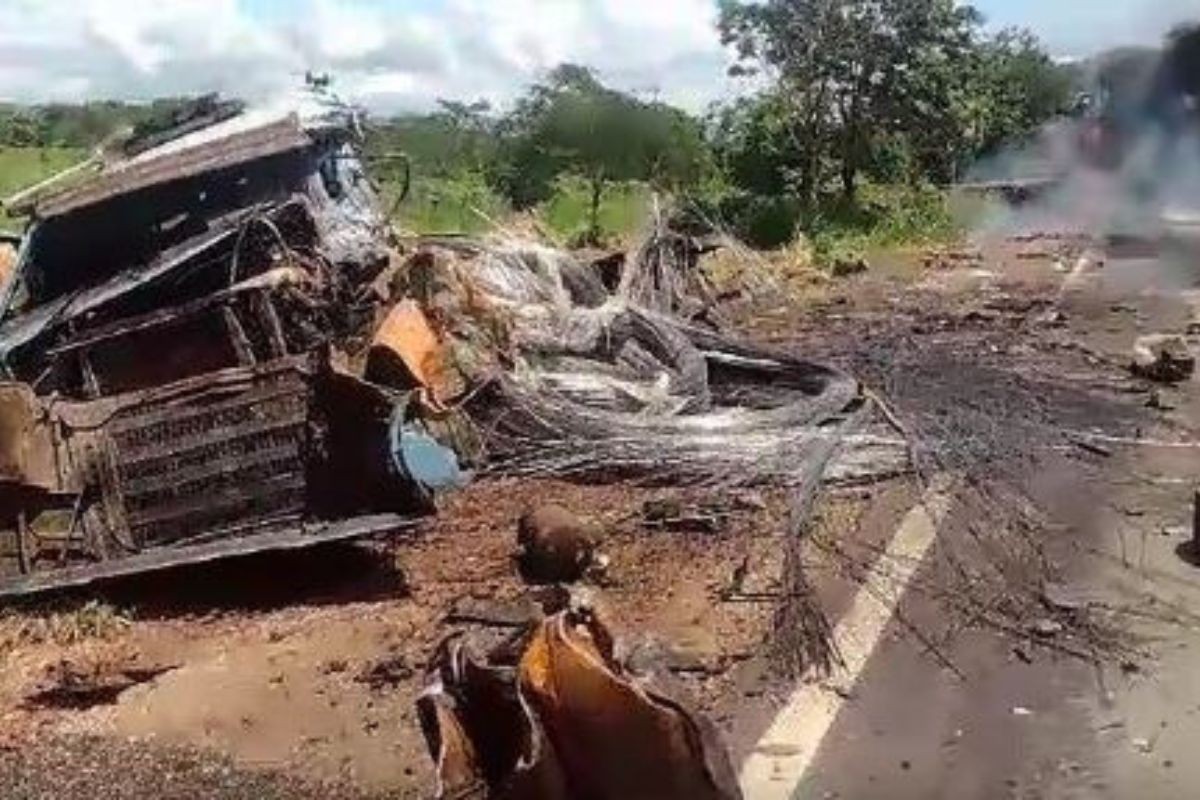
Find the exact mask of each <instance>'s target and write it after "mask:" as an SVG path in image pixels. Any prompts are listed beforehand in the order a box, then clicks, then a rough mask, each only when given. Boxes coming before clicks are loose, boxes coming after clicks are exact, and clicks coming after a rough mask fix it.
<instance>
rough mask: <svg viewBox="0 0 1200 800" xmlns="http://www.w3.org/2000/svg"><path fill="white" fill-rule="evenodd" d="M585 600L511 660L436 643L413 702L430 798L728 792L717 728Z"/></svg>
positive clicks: (688, 798)
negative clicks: (651, 672) (622, 656)
mask: <svg viewBox="0 0 1200 800" xmlns="http://www.w3.org/2000/svg"><path fill="white" fill-rule="evenodd" d="M614 652H615V651H614V639H613V633H612V632H611V631H610V629H609V628H608V627H607V626H605V625H604V624H603V623H601V622H600V621H599V620H598V619H597V618H596V616H595V615H594V614H593V613H592V612H591V611H589V610H587V609H580V610H572V611H564V612H561V613H559V614H556V615H554V616H552V617H550V618H548V619H546V620H544V621H543V622H541V623H540V624H538V625H537V626H536V627H535V628H534V629H533V630H532V631H531V632H530V633H529V635H528V636H527V638H526V639H525V642H524V644H523V645H522V649H521V654H520V657H519V660H518V662H517V663H516V664H515V665H514V666H505V665H496V664H489V663H481V662H479V661H478V660H476V659H475V658H474V657H472V655H471V654H470V653H469V651H468V649H467V648H466V646H465V645H464V643H463V642H462V640H461V639H452V640H450V641H448V642H446V643H444V644H443V645H442V647H441V648H439V652H438V654H437V656H436V657H435V661H434V677H435V680H434V683H433V684H432V685H431V686H430V688H429V689H428V690H427V691H426V692H425V693H424V694H423V695H422V696H421V698H420V699H419V700H418V701H417V708H418V712H419V716H420V720H421V725H422V730H423V731H424V733H425V736H426V741H427V743H428V745H429V748H430V753H431V754H432V756H433V758H434V761H435V763H436V765H437V769H438V782H439V785H438V792H437V796H438V797H439V798H456V797H467V796H481V797H489V798H495V799H497V800H499V799H501V798H503V800H568V798H570V799H571V800H578V798H587V799H588V800H735V798H740V797H741V793H740V790H739V789H738V786H737V781H736V779H735V776H734V772H733V767H732V764H731V762H730V759H729V754H728V751H727V750H726V748H725V746H724V744H723V743H722V742H721V741H720V737H719V734H718V733H717V731H716V728H715V727H714V726H713V725H712V724H711V723H710V722H708V721H707V720H706V719H704V717H703V716H702V715H701V714H699V713H697V712H695V711H694V710H691V709H689V708H688V706H687V704H686V703H685V702H683V701H682V700H681V699H680V696H679V694H678V693H677V692H675V691H670V690H666V689H664V688H662V687H661V686H660V685H658V684H657V683H656V682H655V680H654V679H653V678H652V677H649V676H642V675H634V674H632V673H630V672H629V671H628V670H627V669H626V668H625V667H624V666H623V665H622V664H621V663H619V662H618V661H617V659H616V658H615V655H614Z"/></svg>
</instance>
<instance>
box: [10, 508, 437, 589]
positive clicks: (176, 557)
mask: <svg viewBox="0 0 1200 800" xmlns="http://www.w3.org/2000/svg"><path fill="white" fill-rule="evenodd" d="M416 525H417V522H416V520H414V519H413V518H411V517H406V516H402V515H399V514H377V515H371V516H365V517H355V518H353V519H347V520H340V521H336V522H328V523H322V522H307V523H299V522H296V523H293V524H292V525H291V526H290V527H287V528H285V529H282V530H277V531H273V532H270V533H262V534H257V535H253V536H246V537H241V538H239V537H234V538H228V539H222V540H220V541H213V542H208V543H205V544H199V545H191V546H188V547H180V548H159V549H157V550H150V551H147V552H145V553H140V554H137V555H132V556H126V557H124V558H115V559H112V560H111V561H104V562H100V563H96V564H88V565H84V566H77V567H64V568H62V569H56V570H48V571H45V572H34V573H31V574H29V575H26V576H22V577H16V578H13V577H10V578H6V579H4V580H0V600H5V599H9V598H15V597H28V596H32V595H37V594H41V593H44V592H50V591H58V590H61V589H69V588H74V587H79V586H88V585H90V584H92V583H96V582H97V581H104V580H112V579H114V578H123V577H127V576H130V575H142V574H146V573H150V572H156V571H161V570H165V569H173V568H175V567H180V566H183V565H186V564H205V563H209V562H212V561H220V560H222V559H227V558H231V557H235V556H248V555H253V554H255V553H265V552H279V551H286V550H303V549H305V548H309V547H315V546H316V545H320V544H328V543H331V542H347V541H351V540H354V539H363V538H367V537H370V536H383V535H389V534H396V533H400V532H405V531H412V530H413V529H414V528H415V527H416Z"/></svg>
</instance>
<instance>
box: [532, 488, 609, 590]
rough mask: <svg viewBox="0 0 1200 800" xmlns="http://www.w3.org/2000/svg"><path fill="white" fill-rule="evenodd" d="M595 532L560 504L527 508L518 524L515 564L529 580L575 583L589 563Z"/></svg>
mask: <svg viewBox="0 0 1200 800" xmlns="http://www.w3.org/2000/svg"><path fill="white" fill-rule="evenodd" d="M596 538H597V536H596V532H595V530H594V528H593V527H592V526H591V525H588V524H586V523H584V522H583V521H582V520H580V519H579V517H577V516H575V515H574V514H572V513H571V512H570V511H568V510H567V509H565V508H563V507H562V506H556V505H545V506H540V507H539V508H536V509H533V510H531V511H527V512H526V513H525V514H524V515H523V516H522V517H521V519H520V522H519V523H518V525H517V546H518V553H517V566H518V568H519V569H520V571H521V577H523V578H524V579H525V580H526V581H528V582H529V583H534V584H546V583H574V582H575V581H577V580H579V579H580V578H581V577H583V574H584V572H586V571H587V569H588V567H589V566H591V564H592V558H593V555H594V553H595V548H596Z"/></svg>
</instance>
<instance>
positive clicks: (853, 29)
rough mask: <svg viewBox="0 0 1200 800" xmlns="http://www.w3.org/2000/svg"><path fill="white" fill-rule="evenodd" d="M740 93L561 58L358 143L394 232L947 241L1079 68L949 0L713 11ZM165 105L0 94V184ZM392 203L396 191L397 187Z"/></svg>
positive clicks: (37, 173)
mask: <svg viewBox="0 0 1200 800" xmlns="http://www.w3.org/2000/svg"><path fill="white" fill-rule="evenodd" d="M719 34H720V36H721V38H722V41H723V42H724V43H725V44H726V45H727V46H728V48H729V52H730V55H731V62H732V64H733V66H732V72H734V73H735V74H737V75H742V76H745V77H746V78H747V82H746V86H747V93H746V94H744V95H743V96H741V97H738V98H735V99H731V100H727V101H724V102H721V103H717V104H714V105H713V106H711V107H710V108H709V109H708V110H707V111H706V112H705V113H703V114H701V115H693V114H688V113H686V112H684V111H682V110H680V109H677V108H674V107H672V106H670V105H668V104H665V103H663V102H661V101H658V100H656V99H648V98H645V97H640V96H636V95H633V94H630V93H626V92H621V91H618V90H616V89H613V88H612V87H609V86H606V85H605V84H604V83H603V81H602V79H601V76H599V75H597V74H596V73H594V72H593V71H591V70H590V69H588V68H587V67H585V66H581V65H574V64H564V65H562V66H559V67H557V68H556V69H554V70H552V71H550V72H549V73H548V74H547V75H546V76H545V77H544V79H543V80H542V81H541V82H539V83H537V84H536V85H533V86H531V87H529V88H528V89H527V90H526V91H525V92H524V93H523V94H522V95H521V96H520V97H519V98H518V100H517V101H516V102H514V103H513V104H511V106H510V107H508V108H506V109H497V108H493V107H491V106H490V105H488V104H487V103H485V102H462V101H459V100H443V101H441V102H440V105H439V108H438V109H437V110H436V111H434V112H432V113H428V114H421V115H405V116H399V117H394V118H387V119H374V120H372V122H371V125H370V126H369V135H368V148H367V149H368V154H369V156H370V159H371V163H372V165H373V169H374V173H375V177H376V179H377V180H378V181H379V183H380V184H381V186H382V188H383V190H384V194H385V197H386V198H387V200H388V202H389V207H391V208H393V209H394V216H395V221H396V223H397V225H398V226H399V227H401V228H402V229H404V230H407V231H411V232H414V233H449V232H479V231H482V230H486V229H488V228H491V227H493V226H494V225H496V224H497V223H504V222H506V221H507V220H510V219H512V218H513V217H514V215H520V216H522V217H529V218H532V219H533V220H534V221H535V223H536V224H537V225H538V226H539V227H540V228H541V229H543V230H544V231H546V232H547V233H548V234H549V235H551V236H553V237H555V238H557V239H559V240H560V241H562V242H564V243H568V244H574V245H600V244H603V243H605V242H606V241H609V240H612V239H620V238H624V237H627V236H629V235H631V234H633V233H635V232H636V231H637V230H638V229H639V228H640V226H642V225H644V224H645V220H646V212H647V210H648V209H649V208H651V205H652V202H653V201H652V198H653V197H654V196H655V195H658V196H659V197H662V198H669V199H670V200H671V202H670V203H669V205H670V207H671V208H672V209H674V211H675V213H681V214H685V215H690V216H692V217H693V218H695V219H696V220H698V221H703V222H704V223H706V224H716V225H719V226H720V227H722V228H723V229H725V230H728V231H729V232H730V233H732V234H733V235H735V236H737V237H739V238H741V239H742V240H744V241H746V242H747V243H748V244H750V245H752V246H755V247H759V248H781V247H785V246H789V245H793V244H795V243H796V242H798V241H800V242H803V243H804V245H805V248H804V249H805V250H806V251H807V252H810V253H812V254H813V257H814V258H815V259H816V260H817V261H818V262H833V261H836V260H837V259H840V258H845V257H848V256H850V255H852V254H854V253H858V252H865V251H869V250H871V249H873V248H877V247H883V246H896V245H904V244H915V243H925V242H929V241H937V240H943V239H947V238H951V237H953V236H954V235H955V233H956V230H955V225H954V221H953V218H952V215H951V214H950V211H949V209H948V207H947V202H946V198H945V193H944V190H943V188H942V187H945V186H947V185H949V184H951V183H953V182H955V181H956V180H957V179H958V178H959V177H960V176H962V175H964V174H965V172H966V171H967V170H968V169H969V168H970V167H971V165H972V164H974V163H976V162H977V161H978V160H980V159H982V158H986V157H988V156H989V155H990V154H992V153H994V152H996V151H997V150H999V149H1000V148H1001V147H1003V146H1005V145H1008V144H1011V143H1012V142H1014V141H1019V140H1021V139H1023V138H1025V137H1028V136H1030V135H1032V134H1033V133H1034V132H1035V131H1037V130H1038V129H1039V128H1040V127H1041V126H1043V125H1044V124H1045V122H1046V121H1047V120H1049V119H1051V118H1052V117H1054V116H1055V115H1058V114H1061V113H1062V112H1064V111H1065V110H1066V109H1067V108H1068V107H1069V106H1070V104H1071V101H1072V97H1073V94H1074V92H1075V90H1076V78H1077V73H1078V70H1077V69H1073V68H1071V67H1066V66H1060V65H1056V64H1055V63H1054V62H1053V61H1052V59H1051V58H1050V57H1049V56H1048V54H1047V53H1046V51H1045V50H1044V48H1043V47H1042V46H1041V44H1040V43H1039V42H1038V41H1037V40H1036V39H1035V38H1034V37H1033V36H1032V35H1030V34H1028V33H1025V32H1021V31H1005V32H1002V33H999V34H996V35H990V34H986V33H985V32H984V29H983V27H982V19H981V17H980V16H979V14H978V13H977V12H975V11H974V10H973V9H972V8H970V7H969V6H965V5H961V4H959V3H957V2H955V0H882V2H880V1H879V0H813V2H808V3H794V2H789V1H788V0H765V1H764V2H737V1H736V0H726V2H723V3H722V4H721V14H720V21H719ZM177 103H178V101H173V100H162V101H157V102H155V103H153V104H150V105H142V106H126V105H122V104H119V103H111V102H106V103H89V104H85V105H81V106H62V105H56V106H47V107H37V108H20V107H12V106H9V107H0V193H7V192H9V191H11V190H12V189H14V188H16V187H18V186H21V185H25V184H28V183H30V182H32V181H34V180H36V179H38V178H39V177H42V176H44V175H46V174H49V173H52V172H54V171H56V170H58V169H61V168H62V167H63V166H65V165H67V164H69V163H71V162H72V161H73V160H75V159H77V158H79V157H80V156H81V154H82V153H84V152H86V151H87V149H88V148H91V147H94V146H95V145H96V144H97V143H99V142H101V141H103V140H104V139H105V138H107V137H110V136H112V135H113V134H114V133H116V132H118V131H120V130H121V129H123V128H135V127H137V126H138V125H145V124H147V122H148V121H153V120H154V119H155V118H159V117H162V116H164V115H169V114H170V113H171V111H172V109H173V107H175V104H177ZM401 198H403V199H401Z"/></svg>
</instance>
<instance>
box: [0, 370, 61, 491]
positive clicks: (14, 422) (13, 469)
mask: <svg viewBox="0 0 1200 800" xmlns="http://www.w3.org/2000/svg"><path fill="white" fill-rule="evenodd" d="M43 417H44V410H43V409H42V406H41V404H40V403H39V402H38V400H37V397H36V396H35V395H34V393H33V391H32V390H31V389H30V388H29V387H28V386H26V385H24V384H20V383H0V484H9V485H22V486H27V487H30V488H33V489H37V490H42V491H53V490H54V489H56V488H57V487H58V483H59V481H58V474H57V470H56V469H55V464H54V443H53V441H52V440H51V437H50V431H49V429H48V428H47V427H46V426H45V425H44V424H43Z"/></svg>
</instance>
